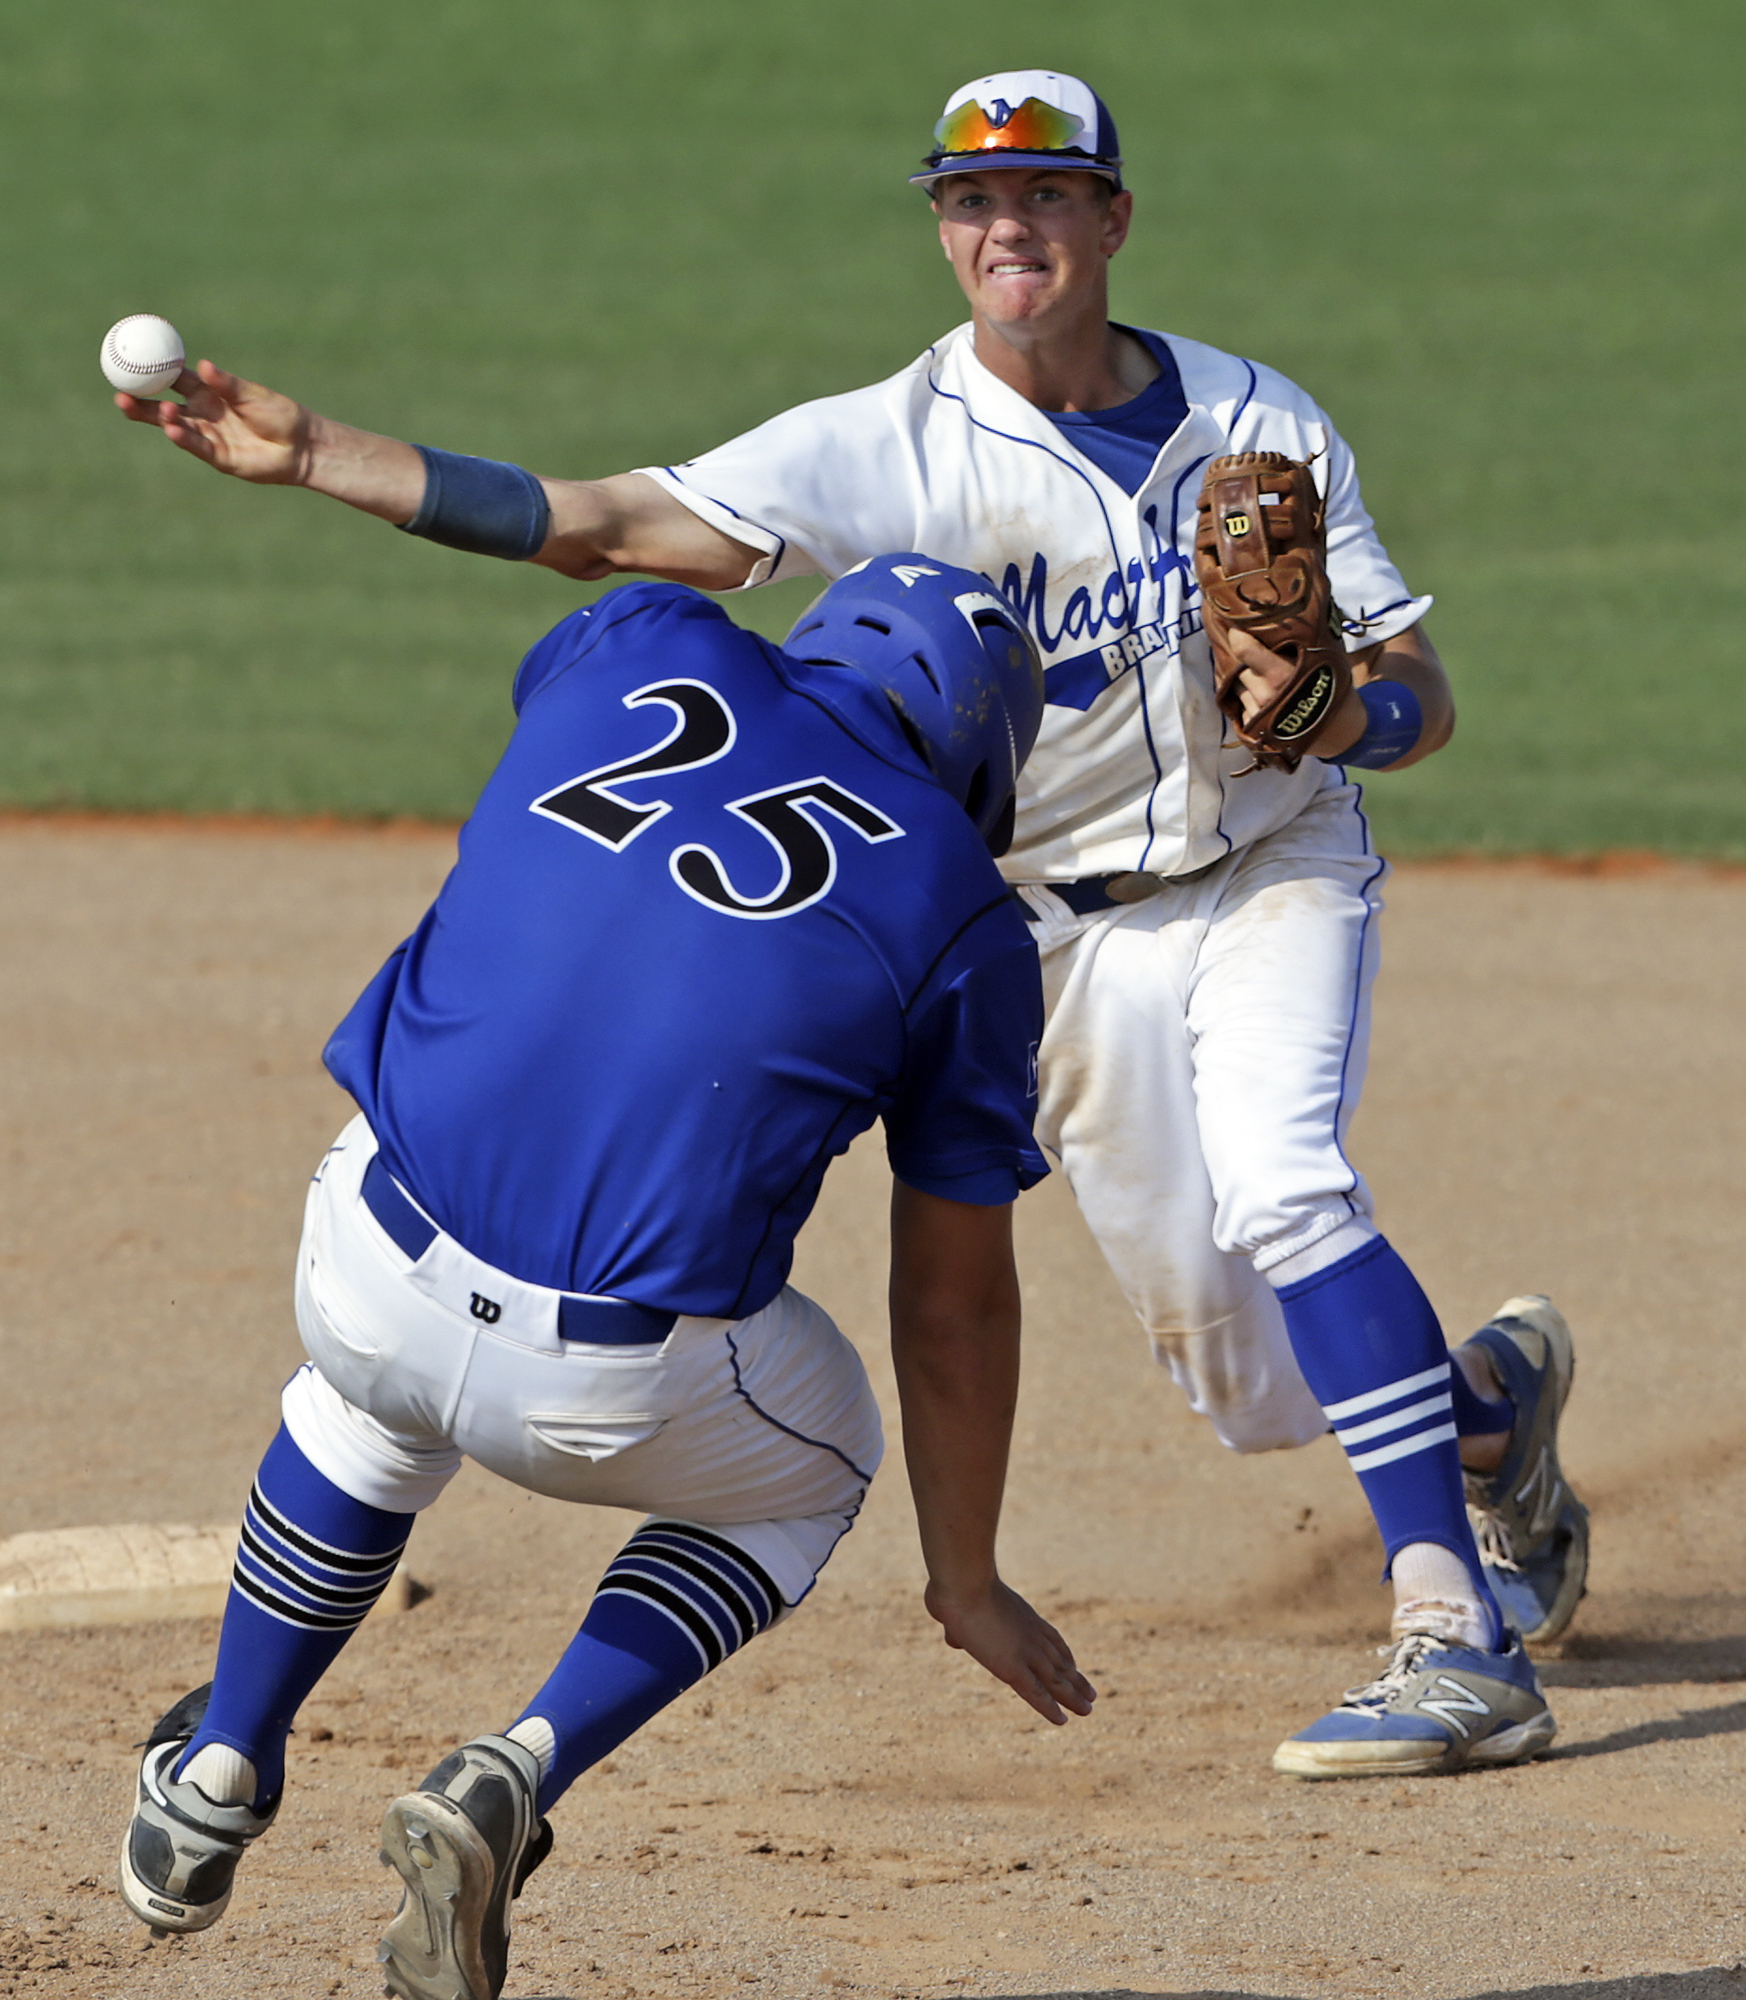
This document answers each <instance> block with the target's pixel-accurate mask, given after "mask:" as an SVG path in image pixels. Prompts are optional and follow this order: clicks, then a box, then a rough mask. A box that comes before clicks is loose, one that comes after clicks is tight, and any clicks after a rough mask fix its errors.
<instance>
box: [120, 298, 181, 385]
mask: <svg viewBox="0 0 1746 2000" xmlns="http://www.w3.org/2000/svg"><path fill="white" fill-rule="evenodd" d="M183 360H184V354H183V348H182V336H181V335H180V334H179V333H178V332H177V331H176V329H175V328H174V327H173V326H172V325H171V324H170V322H169V321H168V320H167V319H159V317H158V316H157V314H156V313H130V314H129V315H128V317H127V318H126V319H118V320H117V321H116V322H115V324H114V325H113V326H112V327H111V328H110V329H109V331H108V332H107V333H106V334H105V335H104V336H103V373H104V375H105V376H107V378H108V379H109V381H110V382H111V383H113V384H114V386H115V387H116V388H117V389H125V390H126V391H127V393H128V394H129V395H130V396H161V395H162V394H163V393H164V391H165V390H166V389H168V388H171V387H173V386H174V384H175V380H176V377H177V376H178V375H180V374H181V372H182V366H183Z"/></svg>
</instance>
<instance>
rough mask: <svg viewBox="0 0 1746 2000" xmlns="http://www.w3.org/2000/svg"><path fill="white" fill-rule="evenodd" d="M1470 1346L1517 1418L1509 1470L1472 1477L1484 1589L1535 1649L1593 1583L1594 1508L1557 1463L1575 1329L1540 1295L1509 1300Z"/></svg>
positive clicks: (1471, 1512)
mask: <svg viewBox="0 0 1746 2000" xmlns="http://www.w3.org/2000/svg"><path fill="white" fill-rule="evenodd" d="M1468 1345H1469V1346H1471V1347H1478V1348H1480V1349H1481V1350H1482V1351H1483V1352H1484V1353H1485V1355H1486V1357H1487V1358H1488V1359H1489V1361H1490V1362H1491V1365H1492V1367H1493V1369H1494V1370H1495V1371H1496V1374H1497V1378H1498V1381H1499V1382H1500V1384H1501V1385H1502V1387H1503V1390H1504V1393H1505V1394H1506V1395H1507V1396H1508V1397H1509V1399H1510V1401H1511V1402H1512V1403H1513V1404H1514V1405H1515V1409H1516V1420H1515V1424H1514V1427H1513V1428H1512V1430H1511V1432H1510V1441H1509V1448H1508V1449H1507V1450H1506V1452H1505V1453H1504V1459H1503V1463H1502V1464H1501V1465H1500V1466H1499V1467H1498V1469H1497V1470H1496V1471H1495V1472H1491V1473H1481V1472H1469V1473H1468V1474H1467V1475H1466V1483H1467V1517H1468V1519H1469V1520H1470V1521H1471V1522H1472V1524H1473V1538H1474V1540H1475V1541H1476V1542H1477V1543H1478V1544H1479V1558H1480V1561H1481V1562H1482V1563H1483V1564H1484V1566H1485V1580H1486V1582H1487V1583H1488V1584H1489V1585H1490V1586H1491V1590H1492V1594H1493V1596H1495V1597H1496V1599H1497V1601H1498V1603H1499V1604H1500V1605H1501V1606H1502V1607H1503V1614H1504V1617H1505V1618H1506V1619H1507V1620H1508V1621H1509V1623H1510V1624H1512V1625H1513V1626H1515V1628H1516V1630H1517V1631H1518V1632H1520V1633H1521V1635H1522V1637H1523V1638H1524V1639H1525V1640H1527V1641H1528V1643H1529V1644H1530V1645H1532V1644H1534V1643H1535V1642H1536V1641H1538V1642H1544V1641H1546V1640H1549V1639H1556V1638H1557V1637H1558V1636H1559V1634H1560V1633H1561V1632H1563V1631H1564V1629H1565V1627H1566V1626H1568V1625H1569V1623H1570V1621H1571V1619H1572V1618H1574V1617H1575V1616H1576V1607H1577V1605H1578V1604H1579V1603H1580V1602H1581V1599H1582V1594H1583V1591H1584V1589H1585V1588H1586V1585H1587V1578H1588V1509H1587V1508H1586V1507H1585V1506H1583V1504H1582V1502H1581V1501H1580V1500H1578V1499H1577V1497H1576V1495H1575V1494H1574V1493H1572V1492H1571V1490H1570V1485H1569V1482H1568V1481H1567V1480H1566V1479H1565V1477H1564V1471H1563V1468H1562V1467H1561V1466H1560V1464H1559V1462H1558V1419H1559V1417H1560V1415H1561V1414H1562V1413H1563V1409H1564V1403H1565V1398H1566V1397H1567V1396H1568V1395H1569V1394H1570V1381H1571V1376H1572V1375H1573V1373H1574V1372H1575V1367H1576V1361H1575V1356H1574V1354H1573V1352H1572V1349H1571V1343H1570V1329H1569V1327H1567V1326H1566V1325H1565V1323H1564V1317H1563V1315H1562V1314H1561V1313H1560V1312H1558V1311H1557V1309H1556V1308H1555V1307H1554V1306H1553V1304H1552V1302H1551V1300H1550V1299H1547V1298H1545V1297H1543V1296H1542V1295H1541V1294H1539V1293H1537V1292H1535V1293H1529V1294H1527V1295H1525V1296H1523V1297H1521V1298H1515V1299H1506V1300H1505V1301H1504V1303H1503V1304H1502V1305H1501V1306H1499V1307H1498V1309H1497V1311H1496V1312H1495V1313H1493V1314H1492V1316H1491V1319H1490V1320H1489V1321H1488V1322H1487V1324H1486V1325H1484V1326H1482V1327H1481V1328H1480V1329H1479V1331H1478V1332H1477V1333H1476V1334H1475V1335H1474V1336H1473V1338H1472V1340H1471V1341H1469V1342H1468Z"/></svg>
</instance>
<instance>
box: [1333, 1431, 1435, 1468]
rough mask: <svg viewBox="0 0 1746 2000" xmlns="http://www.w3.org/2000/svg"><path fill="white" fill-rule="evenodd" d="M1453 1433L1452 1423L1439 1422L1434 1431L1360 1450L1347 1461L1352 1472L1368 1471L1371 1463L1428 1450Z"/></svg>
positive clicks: (1379, 1462)
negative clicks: (1372, 1449) (1367, 1449)
mask: <svg viewBox="0 0 1746 2000" xmlns="http://www.w3.org/2000/svg"><path fill="white" fill-rule="evenodd" d="M1454 1435H1455V1426H1454V1425H1453V1424H1440V1425H1439V1426H1438V1427H1437V1429H1436V1430H1434V1431H1420V1432H1419V1433H1418V1435H1417V1436H1416V1437H1410V1438H1400V1439H1398V1440H1397V1441H1396V1442H1395V1443H1394V1444H1384V1445H1378V1446H1377V1448H1376V1449H1375V1450H1374V1451H1361V1452H1359V1454H1358V1455H1357V1457H1356V1458H1352V1459H1349V1460H1348V1461H1347V1463H1348V1464H1349V1465H1350V1466H1351V1468H1352V1470H1353V1471H1354V1472H1368V1471H1369V1470H1370V1468H1371V1467H1372V1466H1373V1465H1392V1464H1393V1463H1394V1461H1395V1460H1396V1459H1397V1458H1411V1457H1412V1455H1413V1453H1414V1452H1415V1451H1429V1450H1430V1448H1431V1447H1432V1445H1434V1444H1442V1443H1443V1442H1444V1441H1445V1440H1446V1439H1449V1438H1452V1437H1454Z"/></svg>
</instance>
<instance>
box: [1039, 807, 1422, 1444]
mask: <svg viewBox="0 0 1746 2000" xmlns="http://www.w3.org/2000/svg"><path fill="white" fill-rule="evenodd" d="M1236 782H1237V783H1239V784H1240V783H1241V782H1242V780H1241V779H1238V780H1236ZM1386 869H1387V864H1386V863H1385V862H1383V861H1382V860H1381V859H1380V858H1379V857H1378V856H1377V855H1376V854H1375V853H1373V852H1372V851H1371V849H1370V844H1369V830H1368V828H1367V826H1366V825H1365V822H1364V819H1363V816H1362V814H1361V813H1360V812H1359V811H1358V809H1357V793H1356V790H1355V789H1354V788H1353V787H1351V786H1344V787H1337V788H1331V789H1330V790H1328V791H1326V792H1324V793H1322V794H1321V795H1320V796H1319V797H1317V798H1316V799H1314V800H1312V801H1311V803H1310V804H1309V806H1308V807H1307V808H1306V809H1305V810H1304V811H1303V812H1302V813H1301V814H1299V815H1298V817H1297V818H1296V819H1294V820H1293V821H1292V822H1291V823H1290V824H1289V825H1287V826H1285V827H1282V828H1281V829H1280V830H1279V831H1278V832H1276V833H1272V834H1268V835H1266V836H1264V837H1263V838H1262V839H1260V840H1257V841H1255V842H1254V843H1253V844H1252V845H1250V846H1247V847H1243V848H1240V849H1238V850H1236V851H1235V852H1234V853H1232V854H1229V855H1227V856H1226V857H1225V858H1224V859H1223V860H1222V861H1217V862H1214V863H1213V865H1212V866H1211V867H1210V868H1206V869H1202V870H1201V871H1199V872H1198V873H1197V874H1195V875H1192V876H1188V877H1185V878H1181V879H1179V880H1177V881H1167V882H1166V883H1165V885H1164V887H1163V888H1162V889H1161V890H1160V891H1159V892H1158V893H1157V894H1155V895H1152V896H1149V897H1148V898H1147V899H1146V900H1145V901H1143V902H1139V903H1130V904H1126V905H1124V906H1122V907H1121V908H1118V909H1114V910H1108V911H1099V912H1096V913H1095V914H1093V915H1090V916H1083V917H1082V916H1076V915H1075V914H1074V913H1073V912H1072V911H1071V910H1069V909H1068V908H1067V906H1066V904H1065V903H1063V902H1062V901H1061V900H1060V899H1059V898H1058V897H1056V896H1053V895H1051V894H1049V892H1048V891H1047V890H1046V889H1042V890H1039V889H1037V888H1035V887H1025V888H1023V889H1022V890H1021V894H1022V895H1023V897H1024V900H1025V902H1026V903H1027V904H1028V906H1029V907H1030V908H1031V909H1032V910H1033V911H1034V912H1036V913H1037V915H1038V916H1039V918H1040V921H1039V922H1038V923H1037V925H1036V926H1035V935H1036V939H1037V944H1038V947H1039V949H1040V951H1041V953H1042V960H1043V983H1044V990H1045V994H1046V997H1047V1001H1048V1006H1049V1020H1048V1026H1047V1028H1046V1029H1045V1031H1044V1036H1043V1042H1042V1047H1041V1050H1040V1052H1039V1064H1040V1095H1039V1102H1038V1113H1037V1137H1038V1139H1039V1140H1040V1141H1041V1142H1042V1143H1043V1144H1044V1145H1045V1146H1047V1147H1048V1148H1049V1149H1050V1151H1051V1152H1053V1153H1054V1154H1055V1155H1056V1157H1057V1158H1058V1159H1059V1160H1060V1162H1061V1165H1062V1168H1063V1170H1064V1171H1065V1173H1066V1175H1067V1179H1068V1182H1069V1184H1070V1185H1071V1187H1072V1189H1073V1193H1074V1197H1075V1199H1076V1200H1077V1201H1078V1203H1079V1206H1080V1209H1081V1210H1082V1212H1083V1213H1084V1216H1085V1219H1086V1221H1087V1223H1088V1224H1089V1226H1090V1228H1091V1232H1092V1234H1093V1236H1094V1237H1095V1238H1096V1239H1097V1243H1098V1246H1099V1248H1100V1249H1101V1250H1102V1251H1103V1254H1104V1256H1105V1257H1106V1258H1107V1259H1108V1261H1109V1265H1110V1268H1111V1269H1112V1270H1113V1271H1114V1273H1115V1276H1116V1278H1117V1280H1118V1281H1119V1283H1120V1284H1121V1287H1122V1289H1123V1291H1124V1292H1125V1293H1126V1294H1127V1297H1128V1299H1129V1301H1130V1303H1131V1304H1132V1305H1133V1307H1134V1310H1135V1311H1136V1312H1137V1313H1138V1314H1139V1316H1140V1321H1141V1324H1142V1325H1143V1326H1144V1327H1145V1329H1146V1331H1147V1333H1148V1334H1149V1335H1150V1337H1151V1341H1152V1348H1153V1352H1154V1354H1155V1355H1156V1357H1157V1359H1158V1360H1159V1361H1160V1362H1162V1363H1163V1364H1164V1366H1166V1367H1167V1368H1168V1369H1169V1370H1170V1373H1171V1375H1172V1377H1173V1378H1174V1379H1175V1381H1176V1383H1177V1385H1178V1386H1179V1387H1180V1388H1181V1389H1182V1390H1183V1391H1184V1392H1185V1393H1186V1395H1187V1397H1188V1401H1189V1406H1190V1407H1191V1408H1192V1409H1193V1410H1195V1411H1197V1412H1198V1413H1199V1414H1201V1415H1203V1416H1205V1417H1207V1418H1209V1419H1210V1421H1211V1423H1212V1425H1213V1428H1214V1430H1215V1431H1216V1432H1217V1433H1218V1435H1219V1437H1220V1439H1221V1440H1222V1441H1223V1442H1224V1443H1225V1444H1227V1445H1229V1446H1230V1447H1231V1448H1232V1449H1233V1450H1236V1451H1270V1450H1275V1449H1279V1448H1282V1447H1286V1446H1291V1445H1300V1444H1306V1443H1308V1442H1309V1440H1310V1439H1311V1438H1314V1437H1317V1436H1319V1435H1320V1434H1321V1433H1322V1432H1323V1431H1325V1430H1326V1429H1327V1427H1328V1425H1327V1419H1326V1417H1325V1416H1324V1415H1323V1414H1322V1411H1321V1409H1320V1407H1319V1406H1318V1405H1317V1403H1316V1400H1315V1398H1314V1397H1313V1396H1312V1395H1311V1394H1310V1392H1309V1388H1308V1386H1307V1385H1306V1383H1305V1382H1304V1379H1303V1376H1302V1374H1301V1372H1300V1371H1299V1369H1298V1366H1297V1363H1296V1361H1295V1360H1294V1359H1293V1357H1292V1352H1291V1345H1290V1342H1289V1341H1288V1339H1287V1338H1286V1331H1285V1321H1284V1317H1283V1315H1282V1313H1281V1311H1280V1307H1279V1303H1278V1300H1277V1299H1276V1298H1275V1296H1274V1293H1273V1288H1272V1286H1271V1285H1270V1284H1269V1283H1268V1282H1267V1280H1266V1279H1265V1278H1264V1277H1263V1276H1262V1275H1260V1273H1261V1272H1262V1271H1265V1270H1268V1269H1272V1268H1275V1267H1277V1266H1279V1265H1280V1264H1283V1263H1284V1262H1285V1261H1286V1260H1287V1259H1291V1260H1292V1268H1291V1273H1290V1275H1291V1276H1292V1277H1293V1278H1296V1277H1299V1276H1307V1275H1309V1272H1310V1271H1311V1270H1312V1269H1315V1268H1319V1267H1320V1266H1321V1265H1324V1264H1326V1263H1331V1262H1333V1261H1335V1260H1336V1258H1338V1257H1340V1256H1343V1255H1346V1254H1348V1253H1349V1252H1350V1251H1351V1250H1353V1249H1356V1248H1357V1247H1359V1245H1360V1244H1361V1243H1362V1242H1364V1241H1365V1240H1367V1239H1368V1238H1369V1237H1370V1236H1371V1235H1373V1234H1374V1226H1373V1225H1372V1223H1371V1221H1370V1216H1371V1200H1370V1194H1369V1191H1368V1189H1367V1188H1366V1187H1365V1185H1364V1182H1363V1179H1362V1177H1361V1176H1360V1175H1359V1174H1358V1172H1357V1170H1356V1169H1355V1168H1354V1167H1353V1166H1352V1165H1351V1163H1350V1162H1349V1161H1348V1160H1347V1158H1346V1155H1345V1151H1344V1146H1343V1141H1344V1137H1345V1131H1346V1126H1347V1123H1348V1121H1349V1119H1350V1117H1351V1114H1352V1112H1353V1110H1354V1108H1355V1107H1356V1105H1357V1101H1358V1095H1359V1091H1360V1088H1361V1087H1362V1084H1363V1080H1364V1066H1365V1060H1366V1056H1367V1052H1368V1040H1369V1020H1370V987H1371V982H1372V980H1373V979H1374V977H1375V971H1376V963H1377V920H1378V918H1379V916H1380V914H1381V910H1382V898H1381V894H1380V889H1381V884H1382V879H1383V877H1384V875H1385V873H1386Z"/></svg>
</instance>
